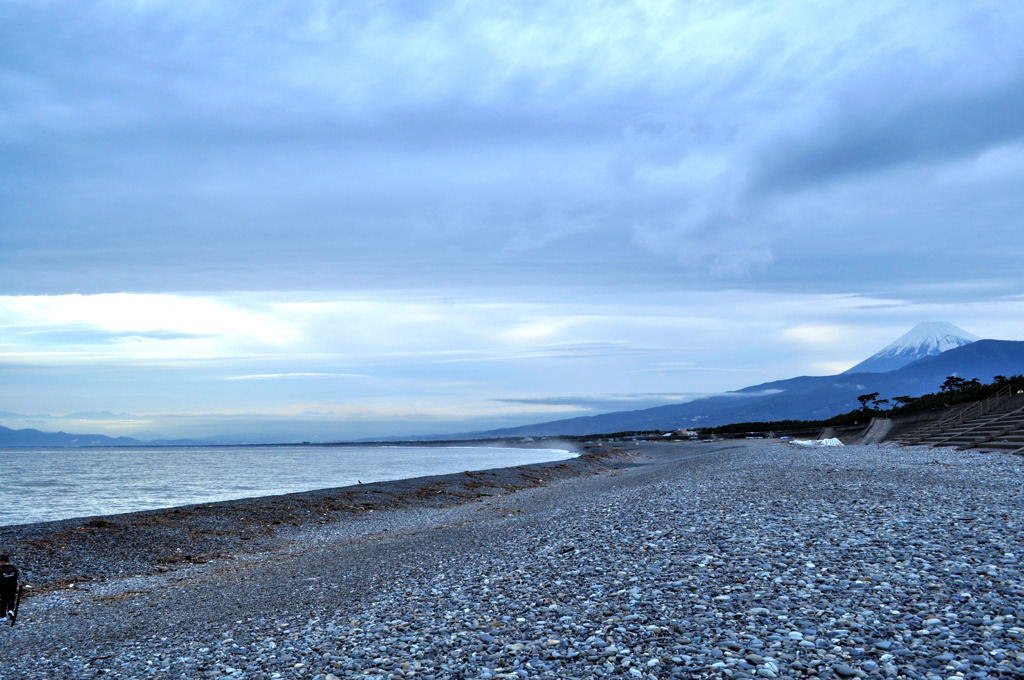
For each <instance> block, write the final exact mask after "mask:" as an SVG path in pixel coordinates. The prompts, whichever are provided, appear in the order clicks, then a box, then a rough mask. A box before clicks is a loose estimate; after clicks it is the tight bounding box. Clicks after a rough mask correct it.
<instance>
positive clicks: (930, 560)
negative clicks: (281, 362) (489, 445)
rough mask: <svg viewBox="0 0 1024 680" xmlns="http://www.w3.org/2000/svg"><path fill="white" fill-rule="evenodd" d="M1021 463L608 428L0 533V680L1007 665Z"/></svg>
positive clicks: (1023, 586) (929, 679) (677, 673)
mask: <svg viewBox="0 0 1024 680" xmlns="http://www.w3.org/2000/svg"><path fill="white" fill-rule="evenodd" d="M1022 462H1024V461H1022V459H1021V458H1018V457H1014V456H1007V455H1002V454H981V453H977V452H971V451H955V450H945V449H931V448H918V447H899V446H896V445H889V444H882V445H872V446H847V447H841V448H827V449H824V448H823V449H803V448H797V447H791V446H787V445H785V444H780V443H777V442H771V441H746V440H739V441H721V442H712V443H696V442H694V443H652V444H641V445H639V446H634V445H632V444H630V445H629V446H628V447H623V449H622V450H619V451H612V450H611V449H610V448H609V447H606V448H605V449H602V450H600V451H595V452H592V453H590V454H587V455H583V456H581V457H580V458H577V459H574V460H573V461H570V462H562V463H558V464H557V465H556V464H542V465H539V466H530V467H529V468H525V469H514V470H511V471H490V472H488V473H467V474H466V475H456V476H448V477H444V478H429V479H424V480H407V481H406V482H402V483H386V485H382V486H380V487H375V488H374V489H362V488H360V489H355V490H353V489H347V490H333V491H325V492H313V493H311V494H304V495H293V496H288V497H276V498H272V499H251V500H248V501H243V502H234V503H226V504H219V505H217V506H204V507H198V508H188V509H182V510H178V511H176V512H175V511H165V512H162V513H149V514H140V515H139V516H130V517H129V516H114V517H111V518H107V519H103V518H93V519H91V520H90V522H93V523H94V524H91V525H89V527H88V528H86V524H87V523H83V524H81V525H80V526H73V523H64V524H61V523H51V524H48V525H29V526H25V527H7V528H5V529H4V530H3V531H2V532H0V539H2V540H3V546H4V548H5V549H6V550H9V551H10V552H12V553H14V555H15V556H16V558H18V559H22V558H20V557H18V556H19V555H22V554H26V555H28V556H30V557H31V559H30V562H31V565H29V564H25V566H23V569H25V572H26V576H27V577H28V581H29V582H30V583H33V584H34V585H37V586H38V587H37V591H36V593H35V594H34V595H33V596H32V597H31V598H27V599H26V600H25V601H24V602H23V604H22V612H21V615H20V617H19V621H18V625H17V626H15V627H13V628H8V627H6V626H3V627H2V630H0V677H4V678H98V677H112V678H247V679H250V678H251V679H260V680H263V679H269V680H274V679H278V678H308V679H317V680H321V679H322V680H335V679H341V678H387V679H388V680H397V679H402V678H437V679H441V678H481V679H485V678H513V679H515V678H594V677H599V678H604V677H611V678H732V679H734V680H745V679H747V678H811V677H818V678H913V679H925V680H938V679H942V680H946V679H948V678H1020V677H1024V579H1022V570H1021V558H1022V557H1024V534H1022V528H1024V493H1022V489H1024V484H1022V477H1021V463H1022ZM388 485H390V486H388ZM367 486H372V485H367ZM374 496H376V500H374ZM76 532H77V533H76ZM62 541H63V542H64V543H67V544H70V545H63V546H61V545H58V543H61V542H62ZM182 549H184V551H183V552H180V551H182ZM69 550H70V552H68V551H69ZM61 553H63V555H61ZM177 555H180V557H176V556H177ZM47 556H49V559H44V558H46V557H47ZM16 561H17V560H16ZM23 561H24V560H23ZM44 562H45V564H44Z"/></svg>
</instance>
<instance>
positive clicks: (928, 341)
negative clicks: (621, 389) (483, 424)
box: [453, 322, 1024, 438]
mask: <svg viewBox="0 0 1024 680" xmlns="http://www.w3.org/2000/svg"><path fill="white" fill-rule="evenodd" d="M944 348H945V349H944ZM883 362H889V363H883ZM886 365H888V366H897V368H895V369H887V368H885V366H886ZM1021 373H1024V342H1021V341H1011V340H979V339H977V338H976V337H975V336H973V335H971V334H970V333H968V332H967V331H964V330H962V329H960V328H957V327H956V326H953V325H952V324H948V323H940V322H933V323H923V324H919V325H918V326H916V327H915V328H913V329H912V330H911V331H910V332H909V333H907V334H906V335H904V336H902V337H900V338H899V339H898V340H896V341H895V342H893V343H892V344H890V345H888V346H887V347H885V348H884V349H882V350H881V351H880V352H878V353H877V354H875V355H874V356H872V357H870V358H869V359H866V360H865V361H863V362H861V363H860V364H857V365H856V366H854V367H853V368H851V369H850V370H848V371H846V372H845V373H840V374H838V375H825V376H801V377H797V378H789V379H786V380H776V381H773V382H767V383H762V384H760V385H753V386H751V387H745V388H743V389H740V390H736V391H735V392H727V393H725V394H721V395H716V396H709V397H703V398H700V399H695V400H693V401H689V402H685V403H681V404H671V405H666V406H656V407H654V408H649V409H643V410H639V411H617V412H614V413H604V414H600V415H594V416H582V417H579V418H568V419H564V420H555V421H550V422H546V423H537V424H534V425H524V426H521V427H513V428H505V429H501V430H490V431H487V432H474V433H468V434H465V435H458V437H462V438H483V437H513V436H546V435H547V436H551V435H586V434H595V433H602V432H625V431H639V430H659V429H664V430H672V429H677V428H683V427H708V426H714V425H725V424H728V423H741V422H767V421H775V420H817V419H825V418H829V417H831V416H834V415H837V414H839V413H847V412H849V411H852V410H854V409H857V408H859V406H860V402H859V401H858V396H859V395H862V394H869V393H872V392H878V393H879V395H880V396H882V397H883V398H886V399H891V398H893V397H896V396H902V395H907V396H911V397H918V396H921V395H922V394H927V393H929V392H937V391H938V390H939V388H940V386H941V385H942V382H943V381H944V380H945V379H946V378H947V377H948V376H951V375H955V376H959V377H962V378H967V379H971V378H978V379H979V380H981V381H982V382H990V381H991V380H992V379H993V378H994V377H995V376H997V375H1014V374H1021ZM453 438H454V437H453Z"/></svg>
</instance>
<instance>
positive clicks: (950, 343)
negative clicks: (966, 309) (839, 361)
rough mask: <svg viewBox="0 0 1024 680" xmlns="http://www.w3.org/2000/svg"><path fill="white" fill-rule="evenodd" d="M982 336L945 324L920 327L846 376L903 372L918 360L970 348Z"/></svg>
mask: <svg viewBox="0 0 1024 680" xmlns="http://www.w3.org/2000/svg"><path fill="white" fill-rule="evenodd" d="M979 339H980V338H978V336H976V335H974V334H972V333H968V332H967V331H965V330H964V329H962V328H957V327H956V326H954V325H953V324H951V323H946V322H945V321H926V322H924V323H919V324H917V325H916V326H914V327H913V328H912V329H910V330H909V331H908V332H907V333H905V334H903V335H901V336H900V337H899V338H897V339H896V340H895V341H894V342H892V343H890V344H889V345H886V346H885V347H883V348H882V349H881V350H880V351H879V352H877V353H876V354H873V355H872V356H870V357H869V358H867V359H865V360H864V361H862V362H860V363H859V364H857V365H856V366H854V367H853V368H851V369H849V370H847V371H844V372H845V373H885V372H887V371H895V370H896V369H898V368H903V367H904V366H906V365H907V364H910V363H913V362H915V361H917V360H918V359H924V358H925V357H930V356H934V355H936V354H942V353H943V352H945V351H946V350H950V349H954V348H956V347H962V346H964V345H969V344H971V343H972V342H974V341H975V340H979Z"/></svg>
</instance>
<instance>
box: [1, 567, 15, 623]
mask: <svg viewBox="0 0 1024 680" xmlns="http://www.w3.org/2000/svg"><path fill="white" fill-rule="evenodd" d="M17 595H18V568H17V567H16V566H14V565H13V564H11V558H10V557H8V556H7V555H0V615H2V617H3V618H5V619H6V618H9V617H12V616H14V600H15V598H16V597H17Z"/></svg>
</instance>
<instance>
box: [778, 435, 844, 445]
mask: <svg viewBox="0 0 1024 680" xmlns="http://www.w3.org/2000/svg"><path fill="white" fill-rule="evenodd" d="M789 443H790V444H796V445H797V446H842V445H843V443H842V442H841V441H839V440H838V439H837V438H835V437H832V438H831V439H793V440H791V441H790V442H789Z"/></svg>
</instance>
